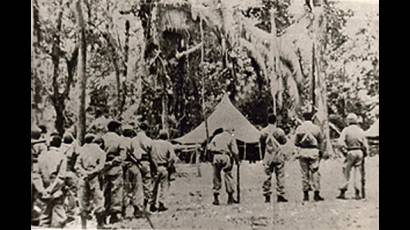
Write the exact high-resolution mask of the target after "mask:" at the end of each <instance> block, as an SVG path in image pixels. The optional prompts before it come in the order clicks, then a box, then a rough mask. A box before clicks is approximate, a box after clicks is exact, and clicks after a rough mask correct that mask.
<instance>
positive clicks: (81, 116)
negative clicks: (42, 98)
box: [76, 0, 87, 144]
mask: <svg viewBox="0 0 410 230" xmlns="http://www.w3.org/2000/svg"><path fill="white" fill-rule="evenodd" d="M76 10H77V23H78V32H79V35H80V36H79V37H80V39H79V41H80V58H79V59H80V62H79V68H78V78H79V79H80V107H79V110H78V129H77V130H78V135H77V138H78V140H79V142H80V143H81V144H83V143H84V136H85V130H86V116H85V89H86V84H87V77H86V75H85V69H86V41H85V28H84V27H85V25H84V18H83V13H82V10H81V0H78V1H77V2H76Z"/></svg>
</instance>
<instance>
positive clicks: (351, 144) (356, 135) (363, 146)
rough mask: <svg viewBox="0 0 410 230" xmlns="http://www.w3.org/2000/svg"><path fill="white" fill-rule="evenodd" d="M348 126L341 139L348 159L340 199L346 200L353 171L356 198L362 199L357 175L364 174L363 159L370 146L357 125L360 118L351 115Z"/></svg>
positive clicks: (344, 169) (344, 167) (340, 143)
mask: <svg viewBox="0 0 410 230" xmlns="http://www.w3.org/2000/svg"><path fill="white" fill-rule="evenodd" d="M346 123H347V124H348V126H347V127H346V128H344V129H343V130H342V133H341V134H340V138H339V145H340V146H342V152H343V154H344V156H345V157H346V159H345V162H344V166H343V175H344V179H345V181H344V182H343V184H342V185H341V186H340V188H339V189H340V194H339V196H338V197H337V198H338V199H345V193H346V191H347V189H348V186H349V180H350V173H351V171H352V169H353V174H354V189H355V198H356V199H361V197H362V196H361V195H360V178H361V177H362V176H363V175H360V178H359V177H357V176H356V175H357V174H358V172H360V173H361V172H362V170H361V167H363V165H362V161H363V158H364V157H365V156H366V153H367V152H368V144H367V139H366V136H365V135H364V131H363V130H362V129H361V128H360V127H359V126H358V125H357V123H358V117H357V115H356V114H354V113H349V114H348V115H347V117H346Z"/></svg>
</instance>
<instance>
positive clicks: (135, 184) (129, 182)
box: [121, 137, 142, 213]
mask: <svg viewBox="0 0 410 230" xmlns="http://www.w3.org/2000/svg"><path fill="white" fill-rule="evenodd" d="M131 141H132V138H130V137H123V139H122V141H121V149H123V150H124V151H125V152H126V154H127V157H126V160H125V163H124V174H125V175H124V190H125V192H124V209H125V208H127V207H128V205H132V206H133V207H134V213H136V212H137V211H140V210H139V209H140V205H141V204H142V195H139V194H140V193H142V185H141V180H142V179H141V172H140V169H139V168H138V166H137V165H136V163H135V162H134V161H133V160H132V159H131V158H130V156H129V154H130V152H131ZM135 209H138V210H135ZM124 211H125V210H124Z"/></svg>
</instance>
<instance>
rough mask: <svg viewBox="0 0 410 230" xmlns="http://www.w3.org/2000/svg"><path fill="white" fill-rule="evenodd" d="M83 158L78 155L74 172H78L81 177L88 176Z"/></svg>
mask: <svg viewBox="0 0 410 230" xmlns="http://www.w3.org/2000/svg"><path fill="white" fill-rule="evenodd" d="M82 164H83V158H82V156H81V155H78V158H77V161H76V162H75V165H74V170H75V171H76V172H77V174H78V176H79V177H82V176H84V175H86V171H85V170H84V168H83V165H82Z"/></svg>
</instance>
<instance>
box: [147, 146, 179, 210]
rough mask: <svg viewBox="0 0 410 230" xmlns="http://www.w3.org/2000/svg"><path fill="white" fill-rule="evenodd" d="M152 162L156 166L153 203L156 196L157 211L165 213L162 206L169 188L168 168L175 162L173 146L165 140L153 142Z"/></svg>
mask: <svg viewBox="0 0 410 230" xmlns="http://www.w3.org/2000/svg"><path fill="white" fill-rule="evenodd" d="M153 160H154V161H155V162H156V164H157V165H158V169H157V175H156V178H155V179H154V192H153V197H154V201H153V203H154V204H155V203H156V201H155V200H156V198H157V196H158V203H159V211H165V210H166V208H165V206H164V204H165V201H166V195H167V193H168V190H169V186H170V181H169V180H168V177H169V174H168V167H170V166H171V165H172V164H173V163H174V162H175V161H176V160H177V156H176V155H175V151H174V146H173V145H172V144H171V143H169V142H168V141H166V140H155V141H154V151H153Z"/></svg>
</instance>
